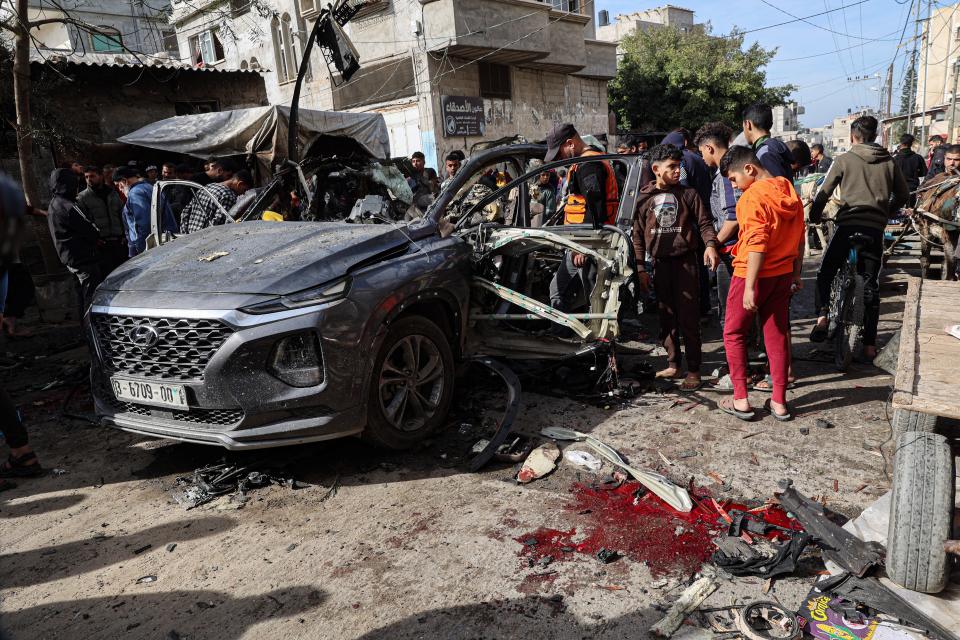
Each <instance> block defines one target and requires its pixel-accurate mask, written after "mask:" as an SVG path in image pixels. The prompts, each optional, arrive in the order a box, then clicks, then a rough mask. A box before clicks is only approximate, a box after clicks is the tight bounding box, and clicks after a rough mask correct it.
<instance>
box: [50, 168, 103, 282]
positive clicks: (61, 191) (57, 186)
mask: <svg viewBox="0 0 960 640" xmlns="http://www.w3.org/2000/svg"><path fill="white" fill-rule="evenodd" d="M77 184H78V181H77V176H76V174H75V173H73V171H71V170H70V169H54V171H53V173H51V174H50V192H51V193H53V199H52V200H50V204H49V206H47V226H49V227H50V235H51V237H52V238H53V244H54V246H55V247H56V248H57V253H58V254H59V255H60V262H62V263H63V264H64V265H65V266H67V267H72V268H74V269H82V268H84V267H85V266H87V265H90V264H92V263H95V262H96V261H97V240H98V239H99V238H100V233H99V231H97V227H96V226H94V224H93V223H92V222H90V220H88V219H87V218H86V216H84V215H83V212H81V211H80V208H79V207H78V206H77V204H76V202H75V199H76V197H77Z"/></svg>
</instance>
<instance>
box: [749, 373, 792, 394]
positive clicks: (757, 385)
mask: <svg viewBox="0 0 960 640" xmlns="http://www.w3.org/2000/svg"><path fill="white" fill-rule="evenodd" d="M761 383H766V384H767V386H766V387H761V386H760V384H761ZM795 386H797V381H796V380H794V381H793V382H788V383H787V389H793V388H794V387H795ZM750 388H751V389H753V390H754V391H760V392H761V393H773V378H771V377H770V375H769V374H767V375H765V376H764V377H763V379H762V380H757V381H756V382H755V383H753V384H752V385H751V386H750Z"/></svg>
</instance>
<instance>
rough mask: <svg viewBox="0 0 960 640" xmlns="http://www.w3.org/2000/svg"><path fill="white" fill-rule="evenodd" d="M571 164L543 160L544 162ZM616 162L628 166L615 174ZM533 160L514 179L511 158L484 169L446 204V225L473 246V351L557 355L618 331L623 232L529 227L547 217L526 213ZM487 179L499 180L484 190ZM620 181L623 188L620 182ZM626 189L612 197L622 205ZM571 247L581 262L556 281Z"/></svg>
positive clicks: (626, 258) (533, 182)
mask: <svg viewBox="0 0 960 640" xmlns="http://www.w3.org/2000/svg"><path fill="white" fill-rule="evenodd" d="M596 161H597V162H599V161H602V160H596ZM574 162H576V161H574V160H570V161H562V162H559V163H552V164H551V165H549V166H548V167H547V168H546V170H547V171H551V170H552V169H554V168H558V167H564V166H568V165H569V164H573V163H574ZM583 162H584V161H583V160H581V161H580V162H579V164H581V165H582V164H583ZM619 162H621V163H623V164H625V165H628V166H626V167H625V169H626V170H625V171H624V175H630V171H629V169H630V167H629V164H631V163H629V162H627V161H624V160H619ZM534 164H535V163H528V166H527V167H526V169H527V172H526V173H524V174H523V175H521V176H520V177H519V178H516V179H511V178H509V176H510V170H511V169H513V170H516V169H517V168H518V165H516V164H515V166H513V167H503V166H501V167H485V168H484V169H482V170H481V171H480V172H478V174H479V177H477V178H473V179H471V181H470V182H468V183H467V184H466V185H465V187H464V188H463V189H461V191H460V192H459V193H458V194H457V197H455V198H454V200H453V201H452V202H451V205H450V206H449V207H448V209H447V211H448V212H449V216H448V219H449V221H450V222H452V223H454V224H455V227H456V231H455V233H456V234H457V235H459V236H460V237H462V238H463V239H464V240H465V241H466V242H467V243H468V244H469V245H470V246H471V248H472V249H473V262H474V270H473V273H474V278H473V291H474V294H473V296H472V298H471V309H470V316H469V321H470V325H469V331H470V334H469V336H468V340H467V342H468V350H469V351H471V352H473V353H483V354H488V355H511V356H514V357H516V356H518V355H523V356H527V357H563V356H566V355H569V354H570V349H571V343H573V344H574V345H576V346H577V347H579V345H582V344H583V343H585V342H597V341H600V340H612V339H614V338H616V337H617V335H618V324H617V317H618V313H619V308H620V299H621V298H620V296H621V288H622V287H623V286H624V285H625V284H626V283H627V281H628V280H629V278H630V276H631V275H632V272H633V271H632V269H631V266H630V256H631V255H632V254H631V251H630V240H629V236H628V235H627V234H626V233H625V232H624V231H623V230H622V229H621V228H619V226H618V227H614V226H605V227H603V228H600V229H594V228H593V226H592V225H551V226H539V227H534V226H531V224H530V222H531V220H535V221H536V222H541V223H543V222H548V221H549V220H548V219H546V218H545V217H544V216H531V205H532V203H533V202H534V200H535V197H536V195H537V194H536V192H537V189H539V188H546V187H541V186H540V185H539V184H538V181H539V178H540V175H541V174H542V173H544V168H541V167H534V166H533V165H534ZM531 167H532V170H530V169H531ZM636 175H638V174H636ZM504 176H506V178H505V179H504ZM497 178H500V179H501V180H502V181H504V182H506V184H502V183H501V184H502V186H501V188H500V189H494V188H490V187H491V184H492V182H493V180H495V179H497ZM624 184H625V185H626V188H630V181H629V180H625V181H624ZM478 187H484V188H478ZM625 195H626V194H625ZM635 195H636V194H635V191H634V192H633V193H632V196H633V197H631V198H624V199H623V200H622V202H623V203H627V202H628V201H629V202H630V203H632V202H633V198H634V197H635ZM624 206H626V207H628V208H627V209H626V210H624V209H621V212H620V215H621V216H623V217H625V218H627V219H628V218H629V211H631V210H632V209H631V208H630V207H632V204H629V203H627V204H625V205H624ZM557 208H558V214H557V215H556V216H552V220H553V221H561V222H562V220H563V216H562V213H563V211H562V206H558V207H557ZM573 255H582V256H585V257H586V260H587V265H586V266H585V267H584V268H583V269H580V270H579V272H578V273H576V274H575V275H574V277H573V278H570V279H569V280H568V281H567V282H566V284H561V283H562V282H563V281H561V280H559V278H561V277H562V274H561V275H559V276H558V272H560V271H562V270H565V269H564V267H565V264H564V263H569V261H570V260H571V257H572V256H573ZM552 298H553V299H552Z"/></svg>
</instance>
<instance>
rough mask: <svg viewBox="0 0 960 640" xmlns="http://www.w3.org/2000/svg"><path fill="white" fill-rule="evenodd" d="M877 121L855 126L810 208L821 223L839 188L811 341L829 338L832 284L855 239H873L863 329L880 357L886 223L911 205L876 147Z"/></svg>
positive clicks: (867, 251)
mask: <svg viewBox="0 0 960 640" xmlns="http://www.w3.org/2000/svg"><path fill="white" fill-rule="evenodd" d="M877 127H878V123H877V119H876V118H874V117H873V116H861V117H859V118H857V119H856V120H854V121H853V123H852V124H851V125H850V139H851V140H852V141H853V143H854V144H853V148H851V149H850V151H849V152H848V153H845V154H843V155H841V156H838V157H837V158H835V159H834V161H833V165H832V166H831V167H830V170H829V171H828V172H827V175H826V177H825V178H824V182H823V187H821V189H820V193H818V194H817V197H816V198H815V199H814V201H813V206H812V207H811V209H810V222H812V223H814V224H818V223H819V222H820V220H821V218H822V217H823V209H824V207H825V206H826V204H827V202H828V201H829V200H830V196H831V195H833V192H834V190H835V189H837V188H838V187H839V188H840V208H839V210H838V211H837V216H836V231H835V232H834V234H833V237H832V238H831V239H830V245H829V246H828V247H827V250H826V251H825V252H824V254H823V260H822V262H821V263H820V270H819V272H817V291H816V294H817V295H816V300H817V302H816V304H817V308H818V309H819V311H820V317H819V318H818V319H817V324H816V326H815V327H814V328H813V331H812V332H811V333H810V340H811V341H812V342H823V341H824V340H826V338H827V333H828V322H827V310H828V307H829V305H830V285H831V284H832V283H833V278H834V277H835V276H836V274H837V271H838V270H839V269H840V267H841V266H842V265H843V262H844V260H846V259H847V256H848V255H849V252H850V238H851V236H853V235H854V234H862V235H865V236H867V237H868V238H870V243H869V244H868V245H867V246H865V247H864V248H863V251H862V253H861V254H860V260H861V263H862V264H863V272H864V279H865V281H866V282H865V283H864V284H865V290H864V298H865V303H866V314H865V318H864V327H863V355H864V356H865V357H867V358H869V359H871V360H872V359H873V358H874V357H875V356H876V355H877V347H876V341H877V321H878V319H879V317H880V263H881V256H882V255H883V230H884V228H885V227H886V226H887V221H888V220H889V219H890V217H891V215H892V214H894V213H895V212H896V211H897V210H898V209H900V207H902V206H903V205H904V204H905V203H906V202H907V198H908V197H909V196H910V189H909V187H907V181H906V179H905V178H904V177H903V173H902V172H901V171H900V169H899V168H897V165H896V164H894V162H893V158H891V157H890V154H889V153H888V152H887V150H886V149H884V148H883V147H881V146H880V145H878V144H876V143H875V142H874V140H876V138H877Z"/></svg>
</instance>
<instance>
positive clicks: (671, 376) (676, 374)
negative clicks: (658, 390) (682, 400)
mask: <svg viewBox="0 0 960 640" xmlns="http://www.w3.org/2000/svg"><path fill="white" fill-rule="evenodd" d="M668 371H673V373H667V372H668ZM683 375H684V374H682V373H680V370H679V369H663V370H661V371H657V372H656V373H655V374H654V375H653V377H654V378H656V379H657V380H679V379H680V378H682V377H683Z"/></svg>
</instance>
